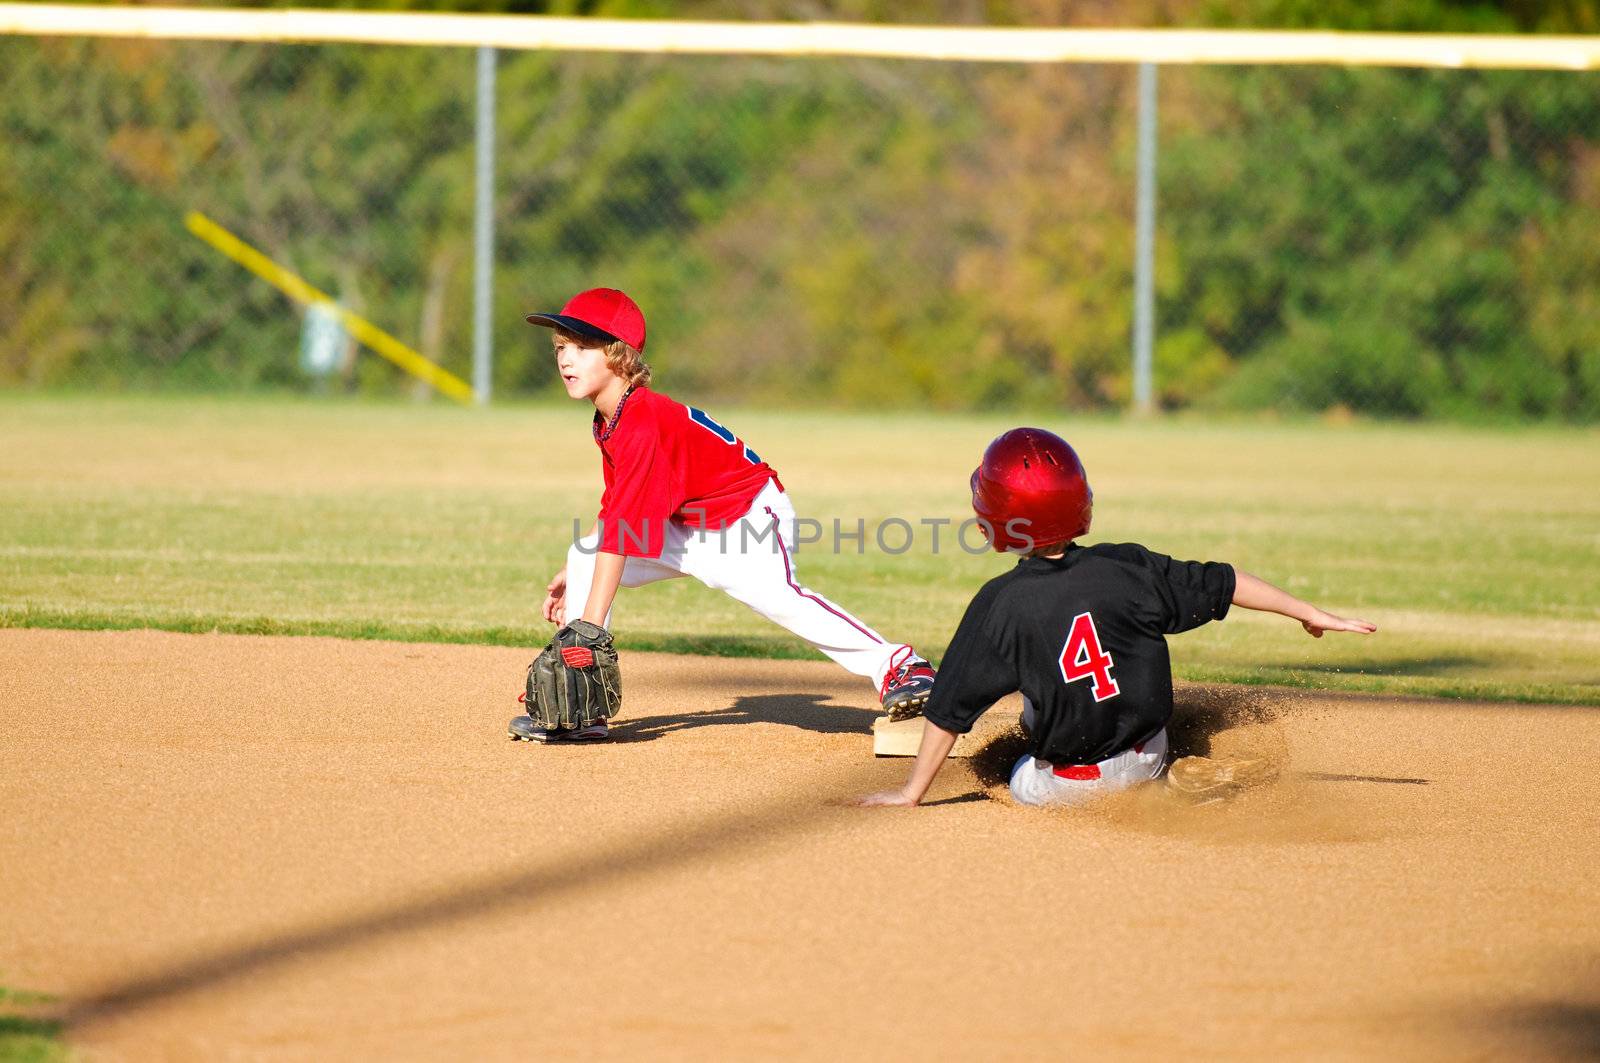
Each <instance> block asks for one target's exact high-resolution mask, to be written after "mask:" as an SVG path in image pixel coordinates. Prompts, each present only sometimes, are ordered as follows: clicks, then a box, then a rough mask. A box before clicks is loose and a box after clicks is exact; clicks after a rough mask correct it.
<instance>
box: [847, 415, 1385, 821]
mask: <svg viewBox="0 0 1600 1063" xmlns="http://www.w3.org/2000/svg"><path fill="white" fill-rule="evenodd" d="M1093 501H1094V495H1093V493H1092V492H1091V491H1090V490H1089V484H1088V480H1087V479H1086V477H1085V476H1084V472H1083V465H1082V464H1081V463H1080V462H1079V460H1078V455H1077V454H1076V452H1074V451H1073V449H1072V448H1071V447H1070V446H1068V445H1067V443H1066V441H1065V440H1063V439H1061V438H1060V437H1059V436H1056V435H1053V434H1052V433H1050V432H1046V431H1044V430H1042V429H1038V428H1018V429H1014V430H1012V431H1010V432H1007V433H1005V434H1004V435H1002V436H1000V437H999V438H998V439H996V440H995V441H994V442H993V443H991V444H990V445H989V448H988V449H987V450H986V451H985V452H984V455H983V463H982V464H981V465H979V466H978V468H977V469H976V470H975V471H974V472H973V474H972V508H973V509H974V510H975V511H976V512H977V515H978V518H979V520H980V522H982V523H981V525H980V526H981V527H983V528H984V530H985V532H986V534H988V535H989V538H990V542H991V544H992V545H993V546H994V548H995V549H996V550H1012V551H1016V552H1020V553H1022V554H1023V556H1022V557H1021V558H1020V559H1019V560H1018V562H1017V565H1016V567H1015V568H1013V569H1011V571H1009V572H1007V573H1005V574H1004V575H1002V576H998V577H996V578H995V579H992V580H990V581H989V582H988V583H987V584H985V585H984V587H983V589H982V590H980V591H979V592H978V595H977V597H975V598H974V599H973V600H972V604H971V605H969V606H968V607H967V612H966V615H965V616H964V617H963V618H962V620H961V625H960V627H958V628H957V629H956V633H955V637H954V638H953V639H952V640H951V642H950V648H949V650H948V652H947V653H946V654H945V657H944V660H943V661H941V662H940V666H939V683H938V686H937V687H935V688H934V690H933V693H932V696H931V697H930V698H929V699H928V702H927V705H926V706H925V708H924V710H923V716H924V717H925V718H926V720H927V723H926V725H925V726H924V728H923V734H922V745H921V747H920V749H919V750H918V752H917V759H916V763H915V764H914V765H913V767H912V769H911V778H910V779H909V780H907V782H906V784H905V786H903V787H902V788H900V789H898V790H887V791H884V792H882V793H876V794H871V795H869V796H867V797H864V798H862V799H861V803H862V804H865V805H915V804H917V803H918V802H919V801H921V800H922V797H923V795H924V794H925V793H927V790H928V785H929V784H930V783H932V782H933V779H934V776H935V775H936V774H938V771H939V769H940V767H942V766H943V764H944V761H945V757H946V756H948V755H949V753H950V749H951V747H952V746H953V745H954V744H955V741H956V737H957V736H958V735H961V734H965V733H966V732H967V731H970V730H971V729H972V725H973V723H974V721H976V720H977V718H978V717H979V716H980V715H982V714H983V712H984V711H985V710H986V709H988V708H989V706H991V705H993V704H994V703H995V702H996V701H998V700H999V699H1000V698H1002V697H1004V696H1006V695H1007V694H1011V693H1013V692H1016V691H1019V690H1020V691H1021V692H1022V695H1023V716H1022V725H1023V729H1024V730H1025V731H1026V732H1027V734H1028V736H1029V739H1030V746H1029V750H1028V752H1027V753H1026V754H1025V755H1024V756H1023V757H1022V758H1021V759H1020V760H1018V761H1017V763H1016V765H1015V766H1014V767H1013V768H1012V771H1011V795H1012V796H1013V797H1015V798H1016V799H1017V800H1018V801H1020V802H1022V803H1024V804H1029V805H1047V804H1075V803H1079V802H1082V801H1085V800H1087V799H1089V798H1090V797H1093V796H1095V795H1097V794H1101V793H1106V792H1108V791H1113V790H1121V789H1126V788H1127V787H1130V786H1133V785H1135V784H1138V783H1141V782H1145V781H1148V780H1151V779H1155V778H1158V777H1159V776H1160V775H1161V774H1162V773H1163V772H1164V771H1166V770H1167V731H1166V727H1167V721H1168V720H1169V719H1170V718H1171V716H1172V669H1171V663H1170V661H1169V660H1168V657H1167V642H1166V636H1167V635H1175V634H1177V633H1179V632H1180V631H1188V630H1189V629H1191V628H1195V627H1199V626H1200V625H1201V624H1204V623H1206V622H1207V621H1210V620H1221V619H1222V618H1224V617H1225V616H1227V615H1228V607H1229V606H1230V605H1240V606H1243V607H1244V608H1246V609H1261V610H1265V611H1267V612H1273V613H1282V614H1283V615H1284V616H1287V617H1290V618H1291V619H1294V620H1298V621H1299V622H1300V624H1301V626H1303V627H1304V628H1305V629H1306V632H1307V633H1308V634H1310V635H1312V636H1313V637H1315V638H1321V637H1322V633H1323V632H1324V631H1352V632H1358V633H1361V634H1370V633H1371V632H1373V631H1375V630H1377V628H1376V627H1375V626H1374V625H1372V624H1369V623H1368V622H1367V621H1365V620H1346V619H1344V618H1343V617H1339V616H1334V615H1333V614H1332V613H1328V612H1324V611H1323V610H1321V609H1318V608H1317V607H1316V606H1314V605H1310V604H1308V603H1306V602H1303V601H1301V600H1300V599H1298V598H1296V597H1294V596H1293V595H1290V594H1287V593H1285V592H1284V591H1281V590H1279V589H1278V588H1277V587H1274V586H1272V585H1271V584H1269V583H1266V582H1265V581H1263V580H1260V579H1257V578H1256V577H1255V576H1252V575H1250V574H1249V573H1248V572H1243V571H1240V570H1239V569H1236V568H1234V567H1233V566H1231V565H1228V564H1224V563H1221V562H1215V561H1212V562H1200V561H1174V560H1173V559H1172V558H1170V557H1166V556H1164V555H1162V554H1158V553H1155V552H1153V551H1151V550H1147V549H1145V548H1144V547H1143V546H1139V545H1137V544H1135V543H1096V544H1095V545H1093V546H1079V545H1077V544H1076V543H1074V542H1073V540H1074V539H1077V538H1078V537H1080V536H1082V535H1084V534H1085V533H1086V532H1088V530H1089V522H1090V518H1091V516H1092V512H1093ZM1228 770H1229V769H1228V766H1227V765H1226V764H1222V763H1219V762H1210V761H1207V760H1206V758H1202V757H1185V758H1184V759H1183V760H1181V761H1179V762H1178V763H1176V764H1174V765H1173V766H1172V772H1173V774H1172V778H1171V782H1172V784H1173V785H1174V786H1175V787H1176V788H1178V789H1180V790H1182V789H1187V790H1189V791H1191V792H1201V791H1207V790H1210V789H1213V788H1215V787H1218V786H1220V785H1225V784H1227V783H1228V782H1229V781H1230V780H1229V779H1228V778H1227V775H1226V773H1227V771H1228Z"/></svg>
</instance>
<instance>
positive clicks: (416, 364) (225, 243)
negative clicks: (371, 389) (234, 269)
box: [183, 210, 472, 406]
mask: <svg viewBox="0 0 1600 1063" xmlns="http://www.w3.org/2000/svg"><path fill="white" fill-rule="evenodd" d="M183 224H184V225H185V226H186V227H187V228H188V230H189V231H190V232H192V233H194V234H195V235H196V236H198V237H199V238H200V239H202V240H204V241H205V242H206V243H208V244H210V245H211V246H212V247H214V248H216V249H217V250H218V251H221V252H222V253H223V254H224V255H227V256H228V257H229V258H231V259H233V260H234V261H235V262H237V263H239V265H241V266H243V267H244V268H245V269H247V270H249V271H250V272H251V273H254V274H255V275H256V276H258V277H260V278H261V279H262V280H264V281H266V282H267V283H268V284H270V285H272V286H273V287H275V288H277V289H278V290H279V291H281V292H283V293H284V294H285V295H287V296H288V297H289V298H291V299H294V300H296V301H298V302H302V303H307V304H310V303H320V304H322V305H323V306H324V307H326V308H327V310H328V312H329V313H331V314H333V315H334V316H335V317H337V318H338V319H339V321H340V322H341V323H343V325H344V327H345V328H346V329H348V330H349V332H350V334H351V335H352V336H354V337H355V338H356V339H358V340H360V341H361V342H362V343H364V344H366V345H367V346H368V347H370V348H372V350H374V351H376V352H377V353H378V354H381V355H382V356H383V357H385V358H387V359H389V361H391V362H393V363H394V364H395V365H397V366H399V367H400V368H401V369H404V370H405V371H406V372H408V373H410V374H411V375H412V376H414V377H417V378H418V379H419V380H426V381H427V382H428V383H429V384H432V385H433V386H434V388H436V389H437V390H439V391H441V392H443V393H444V394H446V395H448V396H450V397H451V398H452V399H455V400H456V401H457V402H459V403H462V404H463V405H467V406H470V405H472V386H471V385H470V384H468V383H467V382H466V381H465V380H462V379H461V378H460V377H458V376H456V375H455V374H454V373H452V372H450V371H449V370H448V369H444V368H442V367H441V366H439V365H438V364H436V363H434V362H430V361H428V359H426V358H424V357H423V356H422V355H420V354H418V353H417V352H416V351H414V350H412V349H411V348H410V347H407V346H406V345H405V344H403V343H401V342H400V341H399V340H397V339H395V338H394V337H393V336H391V335H389V334H388V333H387V332H385V331H383V329H381V328H379V327H378V326H376V325H374V324H373V323H372V322H370V321H368V320H367V319H366V318H364V317H362V316H360V315H359V314H353V313H351V312H350V311H349V310H346V309H345V308H344V307H342V306H340V305H339V304H338V303H335V302H334V301H333V299H332V298H330V297H329V296H328V295H326V294H324V293H323V292H321V291H318V290H317V289H316V288H313V287H312V286H311V285H310V284H307V283H306V281H305V280H304V279H303V278H301V277H299V276H297V275H296V274H294V273H291V272H290V271H289V270H286V269H284V268H283V267H282V266H280V265H278V264H277V263H276V262H274V261H272V259H270V258H268V257H267V256H266V255H263V254H262V253H261V252H260V251H257V250H256V249H255V248H253V247H251V246H250V245H249V244H247V243H245V242H244V241H243V240H241V239H239V238H238V237H237V236H235V235H233V234H232V233H230V232H229V231H228V230H226V229H224V228H223V227H222V226H220V225H218V224H217V223H216V222H214V221H212V220H211V219H210V218H208V217H206V216H205V215H204V214H201V213H200V212H199V211H197V210H191V211H190V212H189V213H188V214H187V215H185V216H184V219H183Z"/></svg>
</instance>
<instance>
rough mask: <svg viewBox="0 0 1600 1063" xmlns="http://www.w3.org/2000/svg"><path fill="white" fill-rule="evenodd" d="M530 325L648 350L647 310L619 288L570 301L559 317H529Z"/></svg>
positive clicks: (588, 293) (583, 294) (598, 290)
mask: <svg viewBox="0 0 1600 1063" xmlns="http://www.w3.org/2000/svg"><path fill="white" fill-rule="evenodd" d="M527 321H528V324H530V325H545V326H547V327H549V328H559V329H566V330H567V331H568V332H571V333H573V334H575V335H578V336H582V337H584V338H585V339H592V340H599V341H600V342H602V343H611V342H612V341H614V340H621V341H622V342H623V343H626V344H627V345H628V346H629V347H632V348H633V349H634V350H636V351H642V350H644V311H643V310H640V309H639V304H638V303H636V302H634V301H633V300H632V299H629V298H628V297H627V295H625V294H624V293H622V292H619V291H617V289H615V288H590V289H589V290H588V291H586V292H579V293H578V294H577V295H574V296H573V297H572V298H571V299H568V300H567V305H566V306H563V307H562V308H561V312H560V313H558V314H529V315H528V317H527Z"/></svg>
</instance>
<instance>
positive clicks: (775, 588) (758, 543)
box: [563, 481, 912, 688]
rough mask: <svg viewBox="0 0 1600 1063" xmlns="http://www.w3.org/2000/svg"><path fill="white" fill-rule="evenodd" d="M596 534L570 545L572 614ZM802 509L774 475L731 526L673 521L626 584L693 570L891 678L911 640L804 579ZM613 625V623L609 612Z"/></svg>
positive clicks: (853, 665)
mask: <svg viewBox="0 0 1600 1063" xmlns="http://www.w3.org/2000/svg"><path fill="white" fill-rule="evenodd" d="M597 541H598V540H597V538H596V537H595V536H592V535H591V536H587V537H585V538H584V539H582V540H580V541H579V542H578V543H576V544H574V545H573V546H572V547H571V549H569V550H568V551H567V597H566V612H565V615H564V617H563V620H565V621H571V620H573V619H575V618H577V617H579V616H581V615H582V614H583V607H584V605H585V604H586V603H587V602H588V600H589V588H590V587H591V586H592V585H593V583H594V566H595V548H596V544H597ZM795 542H796V539H795V513H794V506H793V504H791V503H790V501H789V496H788V495H787V494H785V493H784V492H783V490H782V489H780V488H779V487H778V485H777V484H775V483H772V482H770V481H769V482H768V483H767V485H766V486H765V487H763V488H762V489H761V493H760V494H758V495H756V497H755V500H754V502H752V503H751V506H750V511H749V512H748V513H747V514H745V516H744V517H743V519H742V520H740V521H739V522H738V523H737V524H735V525H733V526H731V527H729V528H728V529H727V530H726V531H708V530H705V529H701V528H691V527H689V526H687V525H684V524H680V523H678V522H677V521H671V522H669V523H668V524H667V532H666V544H665V546H664V547H663V548H662V551H661V556H660V557H629V558H628V559H627V560H626V561H625V562H624V564H623V568H622V585H623V586H624V587H642V586H644V585H645V584H647V583H655V582H656V581H657V580H664V579H675V578H677V577H679V576H693V577H694V578H695V579H697V580H699V581H700V582H701V583H704V584H705V585H706V586H707V587H711V588H713V589H715V590H719V591H724V592H726V593H727V594H728V595H729V596H730V597H732V598H733V599H734V600H736V601H740V602H743V603H744V604H745V605H747V606H749V607H750V608H751V609H753V610H755V611H756V612H757V613H760V614H761V615H762V616H764V617H766V618H767V619H768V620H771V621H772V622H773V623H775V624H777V625H779V626H780V627H783V628H787V629H788V630H789V631H792V632H794V634H796V635H798V636H799V637H800V638H802V639H805V640H806V641H807V642H809V643H811V645H813V646H815V647H816V648H817V649H818V650H820V651H821V652H822V653H824V654H826V655H827V656H828V657H830V658H832V659H833V660H835V661H837V662H838V663H839V664H840V665H842V666H843V667H844V668H845V669H846V670H848V671H850V672H854V673H855V674H856V675H861V676H866V677H867V678H869V679H871V680H872V682H873V684H874V686H877V687H879V688H881V687H882V685H883V677H884V676H885V675H886V674H887V673H888V671H889V669H890V668H891V667H893V666H894V665H897V664H900V663H902V662H903V661H905V660H906V659H907V658H908V657H909V656H910V655H911V652H912V651H911V647H910V646H907V645H906V644H904V643H899V642H889V641H887V640H885V639H884V638H883V636H881V635H879V634H878V633H877V632H876V631H874V630H872V629H871V628H870V627H868V626H867V625H866V624H863V623H862V622H861V621H860V620H857V619H856V618H855V617H854V616H852V615H850V614H849V613H847V612H845V611H844V610H843V609H841V608H839V607H838V606H837V605H834V604H833V603H832V602H830V601H828V600H827V599H826V598H824V597H822V595H820V594H817V593H816V592H815V591H811V590H808V589H806V588H805V587H804V586H802V585H801V584H800V582H799V580H798V579H797V577H796V575H795V558H794V553H793V549H794V544H795ZM606 626H607V627H610V626H611V617H610V616H609V615H607V617H606Z"/></svg>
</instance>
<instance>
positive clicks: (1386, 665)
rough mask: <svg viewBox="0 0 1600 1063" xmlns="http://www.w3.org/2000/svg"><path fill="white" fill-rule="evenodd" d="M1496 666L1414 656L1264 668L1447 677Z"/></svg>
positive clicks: (1488, 661)
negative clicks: (1453, 673) (1471, 669)
mask: <svg viewBox="0 0 1600 1063" xmlns="http://www.w3.org/2000/svg"><path fill="white" fill-rule="evenodd" d="M1494 663H1495V662H1494V661H1493V660H1491V659H1489V658H1487V657H1463V656H1460V655H1448V654H1438V655H1435V656H1432V657H1412V658H1408V659H1400V660H1395V659H1393V658H1391V659H1388V660H1362V661H1349V660H1346V661H1339V662H1337V663H1332V664H1330V663H1324V662H1316V661H1292V662H1291V661H1268V662H1263V663H1262V664H1261V665H1260V667H1261V668H1262V669H1263V670H1266V669H1276V670H1280V671H1285V672H1316V673H1319V674H1324V675H1333V674H1340V675H1395V676H1430V675H1437V676H1443V675H1449V674H1450V673H1452V672H1460V671H1464V670H1466V669H1469V668H1492V667H1494Z"/></svg>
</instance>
